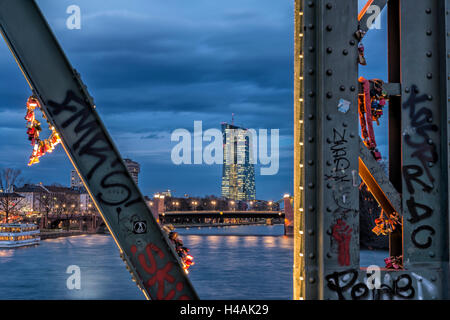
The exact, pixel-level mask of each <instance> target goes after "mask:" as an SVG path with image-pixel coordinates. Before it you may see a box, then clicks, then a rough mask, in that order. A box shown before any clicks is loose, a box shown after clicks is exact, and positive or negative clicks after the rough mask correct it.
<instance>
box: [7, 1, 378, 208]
mask: <svg viewBox="0 0 450 320" xmlns="http://www.w3.org/2000/svg"><path fill="white" fill-rule="evenodd" d="M37 2H38V4H39V6H40V7H41V9H42V11H43V13H44V15H45V16H46V18H47V20H48V22H49V24H50V26H51V27H52V29H53V31H54V33H55V34H56V37H57V38H58V39H59V41H60V43H61V45H62V47H63V48H64V50H65V51H66V54H67V56H68V58H69V60H70V61H71V63H72V65H73V66H74V67H75V68H76V69H77V70H78V71H79V72H80V73H81V75H82V78H83V81H84V82H85V83H86V85H87V86H88V88H89V91H90V93H91V95H92V96H93V97H94V98H95V102H96V105H97V111H98V112H99V114H100V116H101V118H102V120H103V122H104V123H105V125H106V127H107V128H108V130H109V132H110V134H111V136H112V137H113V139H114V141H115V143H116V144H117V146H118V148H119V150H120V152H121V153H122V156H124V157H129V158H131V159H133V160H136V161H138V162H139V163H140V164H141V166H142V171H141V175H140V183H139V184H140V187H141V189H142V191H143V193H144V194H147V195H151V194H153V193H154V192H158V191H163V190H167V189H171V190H175V194H176V195H180V196H181V195H183V194H185V193H189V194H191V195H198V196H202V195H206V194H216V195H220V179H221V174H222V168H221V166H220V165H212V166H208V165H180V166H177V165H174V164H173V163H172V161H171V149H172V148H173V147H174V146H175V144H176V143H174V142H171V140H170V136H171V133H172V132H173V131H174V130H176V129H178V128H184V129H187V130H189V131H191V132H192V131H193V126H194V121H203V128H204V130H206V129H210V128H217V129H220V123H221V122H223V121H226V122H230V121H231V114H232V113H235V124H237V125H240V126H243V127H247V128H254V129H269V130H270V129H279V130H280V169H279V173H278V174H277V175H274V176H261V175H260V170H259V167H257V168H256V169H257V170H256V192H257V197H258V198H260V199H275V200H277V199H280V198H281V197H282V195H283V194H284V193H286V192H289V193H292V178H293V154H292V150H293V139H292V134H293V130H292V127H293V123H292V113H293V90H292V88H293V63H294V62H293V41H294V40H293V38H294V37H293V32H294V28H293V19H294V14H293V1H292V0H228V1H213V0H191V1H185V0H170V1H167V0H129V1H123V0H121V1H118V0H109V1H103V0H102V1H100V0H89V1H86V0H78V1H76V0H58V1H56V0H38V1H37ZM73 4H75V5H78V6H79V7H80V8H81V18H82V20H81V23H82V25H81V30H69V29H68V28H67V27H66V19H67V18H68V16H69V15H68V14H67V13H66V9H67V7H68V6H70V5H73ZM382 20H383V24H382V28H381V30H372V31H371V33H370V34H369V35H368V36H367V40H366V41H365V44H366V50H367V58H368V60H369V62H370V66H369V67H364V68H361V73H362V75H364V76H367V77H369V78H372V77H379V78H382V79H384V80H386V66H385V64H386V59H385V55H386V47H385V45H384V43H385V41H384V39H385V38H386V32H385V29H386V28H385V27H384V21H385V14H383V17H382ZM378 40H380V42H382V44H381V45H380V44H378V45H372V43H375V42H376V41H378ZM29 95H30V90H29V88H28V86H27V84H26V81H25V79H24V78H23V76H22V74H21V72H20V71H19V68H18V67H17V65H16V64H15V62H14V59H13V57H12V56H11V54H10V53H9V51H8V50H7V47H6V45H5V44H4V43H3V42H2V41H0V167H14V168H19V169H21V170H22V171H23V175H24V176H25V178H27V179H28V180H29V181H30V182H34V183H38V182H43V183H45V184H50V183H54V182H56V183H61V184H63V185H68V184H69V176H70V170H71V169H72V168H71V164H70V162H69V160H68V159H67V158H66V155H65V153H64V151H63V150H62V148H61V147H58V150H57V151H56V152H55V153H53V154H51V155H47V156H45V157H43V158H41V163H39V164H37V165H35V166H33V167H31V168H29V167H27V161H28V157H29V156H30V154H31V148H32V147H31V145H29V142H28V140H27V137H26V129H25V120H24V119H23V117H24V115H25V102H26V100H27V98H28V96H29ZM382 130H384V131H385V127H384V128H382ZM384 140H385V139H383V137H381V138H380V142H381V145H384V144H385V141H384ZM382 150H383V147H382Z"/></svg>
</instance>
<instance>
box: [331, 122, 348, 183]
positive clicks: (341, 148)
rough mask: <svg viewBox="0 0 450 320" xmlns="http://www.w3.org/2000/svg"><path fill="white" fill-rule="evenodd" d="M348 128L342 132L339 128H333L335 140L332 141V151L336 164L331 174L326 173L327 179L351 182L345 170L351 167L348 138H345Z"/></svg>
mask: <svg viewBox="0 0 450 320" xmlns="http://www.w3.org/2000/svg"><path fill="white" fill-rule="evenodd" d="M345 135H346V130H344V131H343V132H342V133H340V132H339V131H338V130H337V129H335V128H334V129H333V141H332V142H331V147H330V150H331V153H332V155H333V163H334V166H333V168H332V171H333V172H332V173H331V174H330V175H325V178H326V179H327V180H333V181H335V182H349V181H351V180H350V179H349V178H348V175H347V174H346V173H345V170H347V169H348V168H350V161H349V160H348V158H347V146H346V144H347V142H348V141H347V139H346V138H345Z"/></svg>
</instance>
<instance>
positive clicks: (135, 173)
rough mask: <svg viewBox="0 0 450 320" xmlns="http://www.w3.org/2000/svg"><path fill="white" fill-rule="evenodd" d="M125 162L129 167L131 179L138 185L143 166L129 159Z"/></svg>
mask: <svg viewBox="0 0 450 320" xmlns="http://www.w3.org/2000/svg"><path fill="white" fill-rule="evenodd" d="M123 161H124V162H125V165H126V167H127V170H128V172H129V173H130V175H131V178H133V180H134V182H136V185H138V182H139V173H140V172H141V165H140V164H139V163H138V162H136V161H133V160H131V159H128V158H127V159H123Z"/></svg>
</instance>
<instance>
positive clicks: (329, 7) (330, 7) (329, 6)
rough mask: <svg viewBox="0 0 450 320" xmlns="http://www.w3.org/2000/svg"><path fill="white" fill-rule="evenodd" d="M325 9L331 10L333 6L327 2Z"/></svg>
mask: <svg viewBox="0 0 450 320" xmlns="http://www.w3.org/2000/svg"><path fill="white" fill-rule="evenodd" d="M327 9H328V10H331V9H333V5H332V4H331V3H329V2H328V3H327Z"/></svg>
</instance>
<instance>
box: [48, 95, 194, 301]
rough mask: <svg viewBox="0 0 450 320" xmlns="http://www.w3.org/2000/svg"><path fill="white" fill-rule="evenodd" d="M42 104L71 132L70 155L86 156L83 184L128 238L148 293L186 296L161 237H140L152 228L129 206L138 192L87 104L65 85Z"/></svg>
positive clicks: (164, 296) (135, 201)
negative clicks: (60, 98) (61, 95)
mask: <svg viewBox="0 0 450 320" xmlns="http://www.w3.org/2000/svg"><path fill="white" fill-rule="evenodd" d="M45 105H46V106H47V107H48V109H47V112H48V113H49V114H50V115H51V116H52V117H57V118H59V119H61V120H59V121H58V122H59V123H61V125H60V128H58V129H59V130H63V131H67V130H69V132H70V131H72V132H73V136H74V137H75V139H74V142H70V141H69V144H68V147H69V149H70V150H71V151H72V152H73V154H74V155H76V156H78V157H80V158H82V159H85V160H86V161H85V162H83V163H85V164H87V165H90V166H89V167H88V168H83V170H82V171H83V172H87V174H86V175H85V179H86V183H87V184H88V186H89V185H90V183H93V184H94V185H95V186H97V185H98V188H94V189H93V190H92V192H93V195H94V197H95V199H96V200H97V201H98V204H99V205H100V207H101V208H102V209H106V208H108V211H109V212H111V213H113V215H112V216H109V215H108V216H106V218H108V219H109V220H110V221H109V222H110V223H113V224H114V225H115V226H116V228H113V230H115V231H116V232H117V231H118V232H120V235H121V236H122V237H125V238H126V239H130V241H131V243H129V244H125V246H126V248H127V249H128V252H130V253H131V256H130V261H132V262H133V263H134V264H135V265H136V266H138V267H141V268H138V269H137V270H135V272H136V273H137V274H138V275H139V276H140V278H141V279H142V281H143V285H144V286H145V288H146V289H147V292H148V293H149V295H150V296H151V298H152V299H164V300H171V299H178V300H185V299H191V298H192V297H189V295H188V290H187V286H186V285H185V284H184V283H183V281H179V280H178V279H177V278H176V277H175V273H176V270H175V269H176V263H177V262H176V260H173V261H172V260H171V257H170V255H169V254H167V253H165V252H164V250H163V249H162V246H161V245H160V244H158V243H157V242H158V241H162V244H163V243H164V239H162V238H161V240H158V241H155V242H152V241H148V240H145V239H144V238H142V237H141V236H144V235H145V234H148V233H149V231H151V230H149V228H150V227H151V226H150V225H149V222H150V221H147V220H146V219H145V216H144V217H143V216H142V215H138V214H137V212H133V210H132V208H133V205H136V204H139V203H140V202H141V200H142V199H141V196H140V194H139V193H136V191H135V189H133V186H132V184H126V183H127V182H126V181H128V180H126V179H125V181H124V178H127V177H128V176H129V174H128V172H127V171H126V168H125V166H123V165H121V160H120V159H119V158H118V157H117V156H116V157H114V158H112V160H111V153H114V147H113V145H112V144H111V142H109V139H108V137H107V136H106V134H105V133H104V131H103V129H102V127H101V126H99V123H98V121H97V119H96V118H95V117H93V116H92V106H91V105H90V104H89V103H88V102H87V101H85V100H83V99H82V98H81V97H79V96H77V94H76V93H74V92H73V91H70V90H69V91H68V92H67V93H66V97H65V98H64V101H62V102H61V103H59V102H55V101H52V100H49V101H47V103H46V104H45ZM88 160H89V161H88ZM77 162H78V163H80V162H79V161H77ZM105 168H107V169H106V170H105ZM129 181H130V182H131V179H129ZM180 271H181V268H180ZM171 273H173V274H171Z"/></svg>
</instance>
